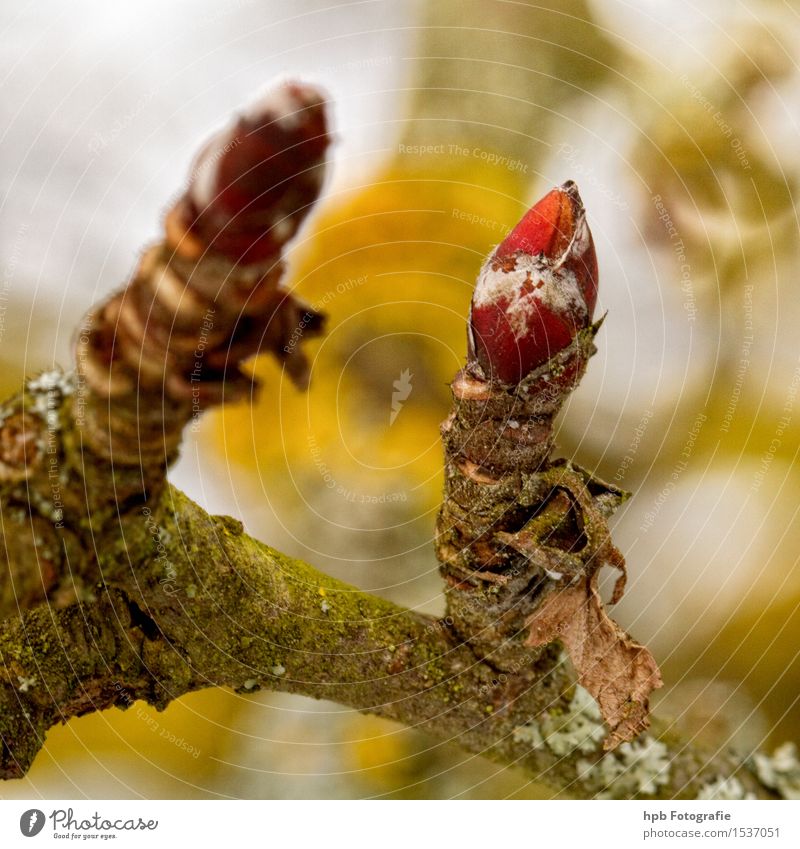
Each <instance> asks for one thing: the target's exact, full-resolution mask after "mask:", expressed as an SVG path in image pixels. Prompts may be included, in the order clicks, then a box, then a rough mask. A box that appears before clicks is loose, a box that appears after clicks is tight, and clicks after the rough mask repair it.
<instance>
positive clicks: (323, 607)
mask: <svg viewBox="0 0 800 849" xmlns="http://www.w3.org/2000/svg"><path fill="white" fill-rule="evenodd" d="M319 609H320V610H321V611H322V612H323V613H327V612H328V611H329V610H330V609H331V606H330V605H329V604H328V602H327V601H323V602H322V603H321V604H320V606H319Z"/></svg>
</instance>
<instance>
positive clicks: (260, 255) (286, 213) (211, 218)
mask: <svg viewBox="0 0 800 849" xmlns="http://www.w3.org/2000/svg"><path fill="white" fill-rule="evenodd" d="M328 143H329V136H328V132H327V127H326V121H325V110H324V100H323V97H322V95H321V94H320V92H319V91H318V90H317V89H316V88H314V87H312V86H309V85H305V84H301V83H295V82H290V83H285V84H284V85H282V86H280V87H279V88H277V89H275V90H274V91H272V92H270V93H269V94H268V95H267V96H266V97H265V98H263V99H262V100H261V102H260V103H258V104H256V106H255V107H254V108H252V109H251V110H250V111H249V112H247V113H246V114H244V115H241V116H240V117H239V118H238V120H237V121H236V122H235V123H234V124H233V125H232V126H230V127H228V128H227V129H225V130H223V131H221V132H220V133H218V134H217V135H216V136H214V137H213V138H212V139H211V140H210V141H209V142H208V144H207V145H206V146H205V148H204V149H203V151H202V152H201V153H200V155H199V156H198V158H197V160H196V161H195V165H194V168H193V169H192V174H191V180H190V183H189V187H188V189H187V190H186V194H185V196H184V212H183V217H184V224H185V226H187V227H188V229H189V231H190V233H191V235H192V236H194V237H196V238H197V239H199V240H200V241H201V242H202V243H203V244H204V245H205V246H206V247H209V248H211V250H213V251H216V252H218V253H221V254H223V255H225V256H226V257H227V258H228V259H230V260H232V261H234V262H238V263H241V264H249V263H254V262H262V261H264V260H267V259H269V258H271V257H273V256H277V255H278V254H279V253H280V250H281V248H282V246H283V245H284V244H285V243H286V242H287V241H288V240H289V239H290V238H291V237H292V236H294V234H295V233H296V232H297V229H298V227H299V226H300V224H301V222H302V220H303V218H304V217H305V215H306V213H307V212H308V210H309V208H310V207H311V205H312V204H313V202H314V201H315V200H316V198H317V195H318V194H319V189H320V185H321V183H322V173H323V167H324V155H325V150H326V148H327V146H328Z"/></svg>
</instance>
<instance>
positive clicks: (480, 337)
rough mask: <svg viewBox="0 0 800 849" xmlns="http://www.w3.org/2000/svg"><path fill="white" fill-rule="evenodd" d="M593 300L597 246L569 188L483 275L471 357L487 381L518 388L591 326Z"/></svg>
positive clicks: (534, 212) (532, 217) (526, 220)
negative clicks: (518, 385)
mask: <svg viewBox="0 0 800 849" xmlns="http://www.w3.org/2000/svg"><path fill="white" fill-rule="evenodd" d="M596 300H597V257H596V255H595V250H594V242H593V240H592V234H591V232H590V231H589V227H588V225H587V223H586V216H585V212H584V208H583V204H582V203H581V199H580V195H579V194H578V189H577V186H576V185H575V184H574V183H573V182H571V181H570V182H567V183H564V185H563V186H561V187H559V188H557V189H553V190H552V191H551V192H549V193H548V194H546V195H545V196H544V197H543V198H542V199H541V200H540V201H539V202H538V203H537V204H536V205H535V206H534V207H533V208H532V209H530V210H529V211H528V213H527V214H526V215H525V216H524V217H523V219H522V220H521V221H520V222H519V224H517V226H516V227H515V228H514V229H513V230H512V231H511V233H509V234H508V236H507V237H506V238H505V239H504V240H503V241H502V242H501V243H500V244H499V245H498V246H497V248H496V249H495V250H494V252H493V253H492V255H491V256H490V257H489V259H488V261H487V262H486V264H485V265H484V267H483V269H482V270H481V273H480V276H479V277H478V282H477V285H476V287H475V293H474V295H473V298H472V310H471V315H470V336H471V338H470V357H471V358H472V359H473V361H474V360H477V362H478V364H479V365H480V366H481V368H482V369H483V372H484V374H485V375H486V376H487V377H489V378H491V379H494V380H499V381H501V382H503V383H509V384H514V383H519V382H520V381H521V380H522V379H523V378H524V377H525V376H526V375H527V374H529V373H530V372H531V371H532V370H533V369H535V368H537V367H538V366H540V365H542V364H543V363H545V362H547V361H548V360H549V359H550V358H551V357H553V356H554V355H555V354H557V353H558V352H559V351H561V350H563V349H564V348H566V347H567V345H569V344H570V342H572V340H573V339H574V338H575V336H576V334H577V333H578V331H579V330H581V329H583V328H585V327H588V326H589V324H590V323H591V320H592V315H593V313H594V307H595V303H596Z"/></svg>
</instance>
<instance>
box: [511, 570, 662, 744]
mask: <svg viewBox="0 0 800 849" xmlns="http://www.w3.org/2000/svg"><path fill="white" fill-rule="evenodd" d="M526 624H527V625H528V626H529V627H530V635H529V636H528V639H527V641H526V644H527V645H529V646H543V645H547V644H548V643H552V642H554V641H555V640H560V641H561V642H562V643H563V645H564V648H566V650H567V652H568V653H569V656H570V659H571V660H572V663H573V666H574V667H575V670H576V672H577V673H578V680H579V682H580V683H581V685H582V686H583V687H585V688H586V689H587V690H588V691H589V692H590V693H591V694H592V696H593V697H594V698H595V699H596V700H597V703H598V704H599V706H600V712H601V714H602V715H603V719H604V720H605V722H606V724H607V725H608V728H609V734H608V736H607V737H606V741H605V743H604V746H603V748H605V749H606V750H611V749H615V748H616V747H617V746H618V745H619V744H620V743H624V742H626V741H629V740H633V739H634V738H636V737H637V736H638V735H639V734H640V733H641V732H642V731H644V730H645V729H646V728H647V727H648V725H649V724H650V720H649V718H648V714H649V701H648V698H649V695H650V693H651V691H652V690H654V689H655V688H656V687H660V686H661V684H662V681H661V673H660V672H659V669H658V666H657V665H656V662H655V660H654V658H653V656H652V655H651V654H650V652H649V651H648V650H647V649H646V648H645V647H644V646H641V645H639V644H638V643H636V642H634V641H633V639H632V638H631V637H630V635H628V634H627V633H625V631H623V630H622V628H620V626H619V625H617V623H616V622H614V620H613V619H611V618H610V617H609V615H608V614H607V613H606V610H605V607H604V605H603V601H602V599H601V598H600V594H599V592H598V591H597V585H596V576H592V577H591V578H586V579H584V580H582V581H581V582H580V583H578V584H575V585H573V586H570V587H566V588H564V589H560V590H558V591H557V592H554V593H553V594H552V595H550V596H549V597H548V598H546V599H544V601H543V602H542V604H541V607H539V609H538V610H537V611H536V612H535V613H534V614H533V615H532V616H530V617H529V618H528V620H527V621H526Z"/></svg>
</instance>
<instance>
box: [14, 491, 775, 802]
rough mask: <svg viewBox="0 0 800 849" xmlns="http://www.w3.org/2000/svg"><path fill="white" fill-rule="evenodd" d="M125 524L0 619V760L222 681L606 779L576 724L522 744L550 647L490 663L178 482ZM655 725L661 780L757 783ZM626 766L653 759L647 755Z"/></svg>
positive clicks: (673, 791) (537, 767)
mask: <svg viewBox="0 0 800 849" xmlns="http://www.w3.org/2000/svg"><path fill="white" fill-rule="evenodd" d="M124 526H125V536H124V538H122V537H119V538H117V539H116V540H114V539H113V538H111V537H109V538H107V539H105V540H103V541H102V543H101V545H100V546H99V550H100V551H101V552H102V556H101V559H100V563H99V569H100V574H101V580H100V581H98V583H97V586H96V587H95V590H94V595H95V598H94V599H92V600H87V601H83V602H76V603H71V604H68V605H66V606H65V607H62V608H60V609H59V608H56V607H55V606H49V605H39V606H38V607H36V608H35V609H33V610H31V611H30V612H28V613H25V614H24V615H23V616H22V617H21V618H19V619H16V620H14V619H8V620H6V622H5V623H4V624H3V626H2V628H0V657H2V661H3V667H2V674H0V681H1V683H0V737H1V738H2V756H1V757H0V773H1V774H2V776H3V777H5V778H14V777H19V776H21V775H23V774H24V773H25V771H26V770H27V769H28V768H29V767H30V765H31V763H32V761H33V759H34V757H35V756H36V753H37V752H38V750H39V749H40V748H41V746H42V745H43V743H44V738H45V732H46V731H47V729H48V728H49V727H50V726H52V725H54V724H56V723H58V722H65V721H66V720H68V719H69V718H71V717H73V716H80V715H82V714H85V713H88V712H90V711H96V710H105V709H107V708H110V707H112V706H116V707H120V708H123V709H124V708H126V707H129V706H130V705H132V704H133V702H134V701H135V700H137V699H143V700H144V701H147V702H148V703H150V704H152V705H154V706H156V707H157V708H160V709H163V708H165V707H166V706H167V705H168V704H169V702H171V701H172V700H173V699H176V698H178V697H179V696H181V695H183V694H185V693H188V692H192V691H194V690H198V689H202V688H204V687H217V686H228V687H232V688H234V689H236V690H237V691H240V692H252V691H255V690H257V689H261V688H264V689H269V690H277V691H282V692H290V693H299V694H302V695H305V696H310V697H313V698H324V699H330V700H332V701H336V702H339V703H340V704H343V705H347V706H350V707H353V708H355V709H356V710H359V711H362V712H365V713H371V714H375V715H378V716H384V717H388V718H391V719H395V720H398V721H400V722H403V723H404V724H406V725H408V726H410V727H413V728H417V729H420V730H424V731H426V732H428V733H430V734H432V735H434V736H435V737H436V738H437V739H439V740H441V741H448V742H449V741H453V742H457V743H458V745H460V746H462V747H463V748H465V749H467V750H468V751H470V752H474V753H476V754H480V755H485V756H487V757H490V758H493V759H495V760H498V761H501V762H503V763H507V764H514V765H517V766H522V767H523V768H525V769H526V770H528V772H529V773H530V774H531V776H532V777H534V778H535V779H537V780H540V781H544V782H546V783H547V784H549V785H550V786H551V787H554V788H556V789H558V790H562V791H564V792H566V793H574V794H578V795H586V794H587V793H590V794H591V793H593V792H597V791H598V789H603V788H599V787H598V786H597V784H596V781H597V778H596V776H594V775H587V776H585V777H583V778H581V775H582V774H583V773H586V772H587V769H586V764H585V763H582V762H584V761H585V760H586V758H587V756H589V757H591V756H592V752H594V756H595V757H602V755H600V753H599V751H597V749H598V747H597V746H596V745H594V746H593V747H592V751H587V749H586V747H585V746H582V747H581V748H578V747H576V748H574V749H572V750H571V751H566V752H564V750H563V746H564V745H565V744H564V742H563V741H561V740H560V739H559V738H564V739H567V738H568V737H569V736H570V735H574V734H575V733H576V729H575V728H569V727H564V728H562V729H561V730H560V731H559V730H558V729H556V731H555V735H554V736H553V739H552V740H551V743H555V741H556V740H559V742H558V744H556V745H554V746H551V745H548V744H539V745H532V742H533V741H532V738H531V735H530V733H529V729H530V728H532V727H534V726H532V724H531V723H534V722H536V721H537V717H538V718H540V719H541V718H542V717H544V718H552V717H553V716H561V717H564V716H569V708H570V705H571V703H572V702H573V701H574V698H575V687H574V683H573V673H572V670H571V669H570V667H569V664H568V663H567V662H566V661H565V660H564V659H563V658H562V656H561V653H560V652H559V651H558V650H557V649H556V648H554V647H550V649H548V650H547V651H545V652H544V653H543V654H540V655H539V656H538V657H537V658H535V659H534V660H532V662H531V663H530V664H528V665H526V666H525V667H524V668H520V669H519V671H518V672H516V673H507V672H498V670H497V669H496V668H494V667H493V666H492V665H491V664H490V663H488V662H486V661H481V660H479V659H478V658H477V657H476V655H475V653H474V651H473V649H472V648H471V646H470V645H469V644H468V643H466V642H465V641H464V640H462V639H461V638H460V637H459V636H458V635H457V634H456V633H455V632H454V630H453V629H452V628H451V627H450V625H449V624H448V622H447V620H442V619H438V620H437V619H433V618H430V617H426V616H421V615H419V614H417V613H415V612H413V611H410V610H406V609H404V608H402V607H399V606H397V605H395V604H393V603H392V602H389V601H385V600H383V599H380V598H376V597H375V596H372V595H369V594H367V593H363V592H360V591H359V590H357V589H355V588H353V587H351V586H348V585H347V584H344V583H342V582H340V581H337V580H335V579H333V578H331V577H329V576H327V575H325V574H323V573H321V572H318V571H316V570H315V569H313V568H312V567H311V566H309V565H307V564H305V563H303V562H301V561H298V560H293V559H291V558H288V557H286V556H285V555H283V554H280V553H279V552H277V551H275V550H273V549H271V548H269V547H268V546H266V545H264V544H263V543H260V542H258V541H256V540H254V539H252V538H251V537H249V536H247V535H246V534H245V533H243V531H242V526H241V524H240V523H239V522H237V521H236V520H234V519H230V518H227V517H214V516H209V515H208V514H207V513H205V512H204V511H203V510H202V509H201V508H200V507H198V506H197V505H196V504H194V503H192V502H191V501H190V500H189V499H188V498H186V496H184V495H183V494H181V493H180V492H179V491H177V490H175V489H173V488H168V489H167V490H166V491H165V493H164V496H163V499H162V503H161V505H160V506H159V507H158V508H157V509H152V511H151V509H150V508H147V507H145V508H139V509H138V510H136V511H134V512H132V513H131V514H130V515H128V516H126V517H124ZM537 654H538V653H537ZM520 729H521V730H520ZM654 739H658V740H660V741H662V742H663V743H664V744H665V745H666V746H667V752H666V755H665V757H664V759H663V760H664V761H665V764H666V765H665V764H664V763H661V762H660V761H659V763H661V766H660V767H659V769H661V768H662V767H663V770H664V771H663V775H662V776H661V778H663V781H661V782H660V783H658V784H657V785H656V786H655V789H656V790H657V795H659V796H661V797H674V796H685V797H693V796H695V795H696V794H697V792H698V791H699V789H700V788H702V787H704V786H707V785H708V784H709V783H711V782H713V781H715V780H717V779H719V778H726V777H729V776H734V775H735V776H736V777H737V779H738V780H740V781H741V783H742V787H743V788H745V789H746V790H748V791H754V790H756V789H758V782H757V781H756V780H755V778H754V776H753V775H752V774H751V773H749V772H748V771H747V770H745V769H744V768H743V766H742V762H741V760H740V759H737V758H734V757H733V756H731V755H729V754H725V753H711V752H706V751H703V750H700V749H699V748H696V747H694V746H693V745H692V744H691V742H690V741H688V740H684V739H681V738H680V737H679V736H678V735H677V734H676V733H675V732H674V730H673V729H671V728H670V727H669V726H667V725H660V726H658V728H657V731H656V733H655V735H654ZM605 757H606V758H614V757H615V756H614V755H613V754H607V755H605ZM634 763H635V761H634ZM635 768H636V767H635V766H634V769H635ZM638 769H639V771H641V772H642V774H643V775H644V774H646V775H649V776H650V777H651V778H652V777H653V775H652V774H651V773H652V770H651V771H650V772H648V770H650V765H644V764H640V765H639V767H638ZM655 774H656V776H657V775H658V771H656V773H655ZM637 780H638V779H637ZM761 789H762V791H763V789H764V788H761Z"/></svg>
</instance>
